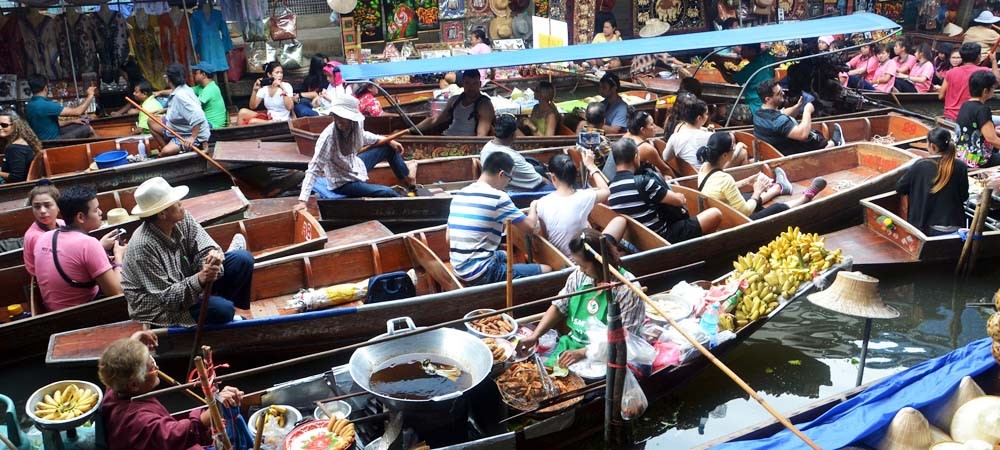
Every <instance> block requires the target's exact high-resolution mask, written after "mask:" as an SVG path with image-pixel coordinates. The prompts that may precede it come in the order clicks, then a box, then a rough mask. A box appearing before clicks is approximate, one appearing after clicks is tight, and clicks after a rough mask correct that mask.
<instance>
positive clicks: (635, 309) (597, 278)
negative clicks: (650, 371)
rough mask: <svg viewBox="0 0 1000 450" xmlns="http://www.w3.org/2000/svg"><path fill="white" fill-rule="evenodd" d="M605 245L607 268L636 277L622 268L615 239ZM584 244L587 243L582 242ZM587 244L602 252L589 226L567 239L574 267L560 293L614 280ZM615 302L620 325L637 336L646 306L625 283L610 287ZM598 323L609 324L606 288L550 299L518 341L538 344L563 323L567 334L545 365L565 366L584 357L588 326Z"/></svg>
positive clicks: (529, 345)
mask: <svg viewBox="0 0 1000 450" xmlns="http://www.w3.org/2000/svg"><path fill="white" fill-rule="evenodd" d="M610 241H611V242H609V244H611V245H609V246H608V259H609V261H608V264H609V265H610V270H617V271H618V273H621V274H622V275H625V277H626V278H628V279H630V280H631V279H635V276H634V275H632V274H631V273H629V272H628V271H627V270H625V269H624V268H622V267H621V261H620V260H619V259H618V251H617V250H616V247H617V245H616V244H617V243H616V242H615V240H614V238H610ZM584 244H586V245H584ZM586 246H590V248H591V249H593V250H594V251H596V252H600V251H601V234H600V233H599V232H597V231H596V230H594V229H592V228H587V229H585V230H583V232H582V233H581V235H580V236H577V237H575V238H573V240H571V241H570V242H569V248H570V251H571V252H572V254H573V261H576V264H577V266H576V270H574V271H573V273H571V274H570V275H569V278H567V279H566V285H565V286H563V288H562V290H561V291H559V295H567V294H571V293H573V292H579V291H585V290H588V289H591V288H593V287H595V286H596V285H598V284H607V283H611V282H613V281H616V278H614V277H613V276H612V277H611V278H609V279H607V280H605V279H604V277H603V275H604V268H603V265H602V264H601V263H600V262H598V261H597V258H596V257H594V254H593V253H591V252H590V251H588V249H587V247H586ZM611 294H612V295H614V298H615V301H617V302H618V305H619V307H620V308H621V314H622V316H621V318H622V327H623V328H625V330H627V331H628V332H630V333H632V334H635V335H637V336H638V335H639V332H640V327H642V321H643V320H644V319H645V318H646V306H645V304H643V302H642V299H640V298H639V296H638V295H636V294H635V292H632V290H631V289H629V288H628V287H627V286H623V285H618V286H615V287H614V288H612V289H611ZM595 320H596V321H598V322H600V323H601V324H604V325H607V324H608V297H607V292H605V291H593V292H586V293H582V294H576V295H573V296H572V297H569V298H562V299H559V300H556V301H554V302H552V306H549V309H548V310H547V311H545V315H544V316H542V320H541V322H539V323H538V326H537V327H535V330H534V331H533V332H532V333H531V336H529V337H527V338H525V339H522V340H521V342H520V343H519V344H518V346H519V347H521V348H532V347H534V346H535V344H537V343H538V338H539V337H541V336H542V335H544V334H545V333H546V332H547V331H549V330H551V329H553V328H556V327H558V326H559V324H560V323H563V322H564V321H565V322H566V326H567V327H568V328H569V334H566V335H564V336H561V337H560V338H559V344H558V345H557V346H556V349H555V351H554V352H552V356H550V357H549V359H548V360H547V361H546V363H545V364H546V365H548V366H553V365H558V366H559V367H564V368H568V367H569V366H570V364H573V363H575V362H577V361H580V360H582V359H584V358H585V357H586V355H587V344H589V343H590V340H589V339H588V338H587V325H588V323H592V322H593V321H595Z"/></svg>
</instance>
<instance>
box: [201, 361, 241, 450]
mask: <svg viewBox="0 0 1000 450" xmlns="http://www.w3.org/2000/svg"><path fill="white" fill-rule="evenodd" d="M194 365H195V367H197V368H198V379H199V381H200V382H201V389H202V391H203V392H205V393H206V395H207V394H208V393H209V392H212V386H211V385H210V384H209V383H208V371H207V370H206V369H205V360H203V359H202V358H201V356H197V357H195V358H194ZM206 400H208V399H206ZM205 403H206V404H207V405H208V413H209V415H210V416H211V418H212V427H213V428H215V429H216V430H222V433H220V434H221V435H222V438H221V439H222V449H223V450H232V448H233V444H232V443H231V442H229V435H228V434H226V424H225V422H223V421H222V413H221V412H219V404H218V402H217V401H216V400H215V397H214V396H213V397H212V399H211V400H210V401H207V402H205Z"/></svg>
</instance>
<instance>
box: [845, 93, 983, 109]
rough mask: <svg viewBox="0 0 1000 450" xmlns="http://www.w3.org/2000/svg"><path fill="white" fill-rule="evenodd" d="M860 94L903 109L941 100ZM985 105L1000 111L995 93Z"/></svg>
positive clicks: (931, 95) (925, 95)
mask: <svg viewBox="0 0 1000 450" xmlns="http://www.w3.org/2000/svg"><path fill="white" fill-rule="evenodd" d="M861 92H862V93H863V95H864V96H865V98H868V99H870V100H876V101H879V102H882V103H891V104H896V105H899V107H901V108H904V109H906V108H909V107H914V106H922V107H926V105H933V104H937V105H941V104H942V101H941V99H939V98H938V93H937V92H877V91H861ZM986 104H987V105H988V106H990V107H991V108H992V109H1000V97H997V96H996V93H994V95H993V97H991V98H990V99H989V100H987V101H986Z"/></svg>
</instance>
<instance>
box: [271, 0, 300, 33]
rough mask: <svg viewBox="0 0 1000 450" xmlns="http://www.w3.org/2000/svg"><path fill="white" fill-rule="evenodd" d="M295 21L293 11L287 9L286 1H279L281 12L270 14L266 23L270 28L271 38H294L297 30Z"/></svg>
mask: <svg viewBox="0 0 1000 450" xmlns="http://www.w3.org/2000/svg"><path fill="white" fill-rule="evenodd" d="M297 22H298V20H297V19H296V17H295V13H293V12H292V10H290V9H288V2H284V1H283V2H281V12H280V13H279V14H278V15H275V16H271V21H270V22H269V24H268V25H269V26H270V30H271V39H273V40H275V41H282V40H286V39H295V35H296V32H297V31H298V26H297Z"/></svg>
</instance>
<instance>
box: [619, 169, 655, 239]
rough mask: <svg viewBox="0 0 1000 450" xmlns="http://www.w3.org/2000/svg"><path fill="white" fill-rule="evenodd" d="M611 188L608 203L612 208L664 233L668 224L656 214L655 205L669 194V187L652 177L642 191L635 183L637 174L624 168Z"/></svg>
mask: <svg viewBox="0 0 1000 450" xmlns="http://www.w3.org/2000/svg"><path fill="white" fill-rule="evenodd" d="M610 188H611V196H610V197H608V204H609V205H611V209H612V210H614V211H615V212H617V213H618V214H624V215H627V216H629V217H631V218H633V219H635V220H636V221H637V222H639V223H641V224H643V225H645V226H646V228H649V229H650V230H653V231H654V232H655V233H657V234H661V235H662V234H663V233H664V232H665V231H666V228H667V225H668V224H667V223H666V222H664V221H663V220H661V219H660V217H659V215H657V214H656V209H655V207H654V205H657V204H659V203H660V200H663V197H664V196H665V195H667V191H668V190H669V188H668V187H666V186H665V185H663V184H660V183H657V182H656V179H654V178H651V177H650V178H649V181H648V182H647V183H646V186H643V192H642V193H640V192H639V189H638V187H637V186H636V184H635V174H633V173H632V172H630V171H627V170H622V171H619V172H618V173H616V174H615V178H614V179H613V180H611V186H610Z"/></svg>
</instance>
